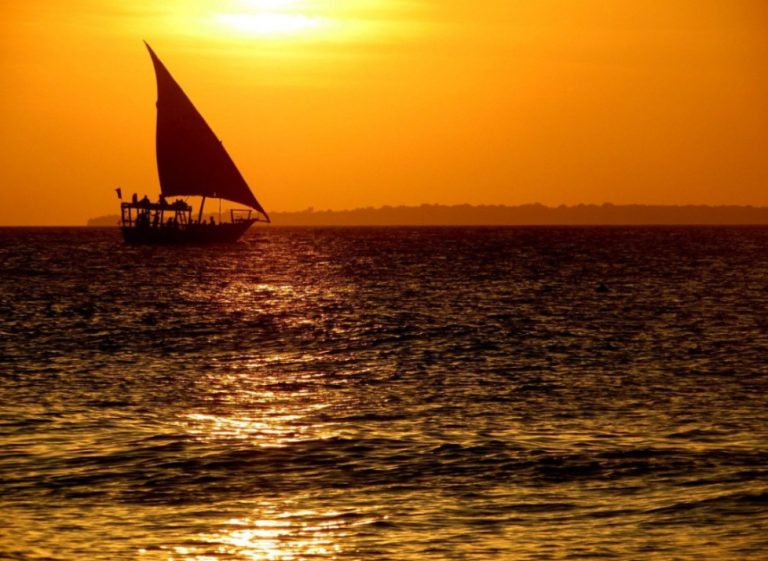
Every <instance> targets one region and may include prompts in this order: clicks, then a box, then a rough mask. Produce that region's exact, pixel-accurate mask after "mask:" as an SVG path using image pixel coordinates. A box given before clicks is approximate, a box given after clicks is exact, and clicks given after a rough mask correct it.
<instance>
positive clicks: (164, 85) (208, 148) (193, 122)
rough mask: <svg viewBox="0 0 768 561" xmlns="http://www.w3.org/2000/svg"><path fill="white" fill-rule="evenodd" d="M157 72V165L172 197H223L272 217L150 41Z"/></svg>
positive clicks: (164, 189) (164, 190)
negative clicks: (161, 60) (158, 56)
mask: <svg viewBox="0 0 768 561" xmlns="http://www.w3.org/2000/svg"><path fill="white" fill-rule="evenodd" d="M147 49H149V54H150V56H151V57H152V63H153V64H154V67H155V75H156V76H157V170H158V174H159V176H160V189H161V191H162V193H163V195H165V196H166V197H171V196H179V195H181V196H186V195H198V196H201V197H217V198H222V199H226V200H228V201H232V202H236V203H240V204H243V205H246V206H249V207H251V208H253V209H255V210H257V211H259V212H260V213H261V214H263V215H264V218H266V220H267V221H269V217H268V216H267V213H266V212H265V211H264V209H263V208H262V206H261V205H260V204H259V202H258V201H257V200H256V197H254V196H253V193H252V192H251V189H250V188H249V187H248V184H247V183H246V182H245V179H243V176H242V175H241V174H240V172H239V171H238V169H237V167H235V164H234V162H233V161H232V158H230V156H229V154H227V151H226V150H224V146H223V145H222V143H221V141H220V140H219V139H218V138H217V137H216V135H215V134H214V132H213V131H212V130H211V127H209V126H208V123H206V122H205V119H203V117H202V116H201V115H200V113H199V112H198V111H197V109H195V106H194V105H192V102H191V101H190V100H189V98H188V97H187V95H186V94H185V93H184V92H183V91H182V89H181V88H180V87H179V85H178V84H177V83H176V80H174V79H173V77H172V76H171V74H170V73H169V72H168V70H167V69H166V68H165V66H164V65H163V63H162V62H160V59H159V58H157V55H156V54H155V53H154V51H153V50H152V49H151V48H150V46H149V45H147Z"/></svg>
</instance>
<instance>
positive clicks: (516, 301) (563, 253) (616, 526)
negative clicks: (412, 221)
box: [0, 227, 768, 561]
mask: <svg viewBox="0 0 768 561" xmlns="http://www.w3.org/2000/svg"><path fill="white" fill-rule="evenodd" d="M0 559H3V560H6V559H8V560H43V559H45V560H65V561H68V560H97V561H100V560H123V559H126V560H129V559H130V560H133V559H137V560H146V561H155V560H170V559H173V560H185V561H187V560H196V561H230V560H243V561H245V560H247V561H254V560H265V561H267V560H268V561H298V560H304V559H307V560H334V559H339V560H368V559H374V560H393V561H397V560H403V561H405V560H409V561H410V560H427V561H430V560H442V559H451V560H453V559H456V560H477V561H484V560H512V561H516V560H521V561H522V560H547V559H553V560H584V559H618V560H672V559H675V560H693V559H701V560H758V559H762V560H764V559H768V228H726V227H718V228H695V227H685V228H668V227H649V228H339V229H333V228H316V229H312V228H304V229H302V228H274V227H265V228H254V229H252V231H251V232H249V234H248V235H247V236H246V237H245V238H244V239H243V240H242V241H241V242H240V243H238V244H235V245H229V246H213V247H172V248H169V247H129V246H126V245H123V244H122V242H121V240H120V239H119V232H118V231H117V230H115V229H96V228H94V229H86V228H79V229H78V228H70V229H66V228H65V229H55V228H43V229H21V228H6V229H0Z"/></svg>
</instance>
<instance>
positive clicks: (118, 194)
mask: <svg viewBox="0 0 768 561" xmlns="http://www.w3.org/2000/svg"><path fill="white" fill-rule="evenodd" d="M115 192H116V193H117V198H118V199H120V200H121V201H122V200H123V191H122V190H121V189H120V187H118V188H117V189H115Z"/></svg>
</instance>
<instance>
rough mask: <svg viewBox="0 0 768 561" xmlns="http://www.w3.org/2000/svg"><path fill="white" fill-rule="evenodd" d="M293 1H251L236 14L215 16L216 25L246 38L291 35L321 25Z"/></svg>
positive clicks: (321, 20) (321, 22)
mask: <svg viewBox="0 0 768 561" xmlns="http://www.w3.org/2000/svg"><path fill="white" fill-rule="evenodd" d="M301 4H302V2H299V1H297V0H252V1H250V2H244V3H242V5H241V6H239V9H238V10H237V12H229V13H218V14H216V22H217V23H219V24H221V25H223V26H226V27H229V28H231V29H233V30H236V31H238V32H240V33H246V34H250V35H265V36H266V35H294V34H299V33H304V32H307V31H309V30H311V29H313V28H317V27H320V26H321V25H322V24H323V18H320V17H313V16H310V15H307V14H306V13H304V11H302V8H303V6H302V5H301Z"/></svg>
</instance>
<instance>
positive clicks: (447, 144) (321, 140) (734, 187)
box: [0, 0, 768, 225]
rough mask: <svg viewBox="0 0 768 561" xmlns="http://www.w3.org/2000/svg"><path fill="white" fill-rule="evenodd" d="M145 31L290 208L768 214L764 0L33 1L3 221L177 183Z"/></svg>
mask: <svg viewBox="0 0 768 561" xmlns="http://www.w3.org/2000/svg"><path fill="white" fill-rule="evenodd" d="M341 6H343V7H341ZM142 39H146V40H147V41H148V42H149V43H150V44H151V45H152V47H153V48H154V49H155V51H156V52H157V54H158V55H159V56H160V58H161V59H162V60H163V62H164V63H165V64H166V66H167V67H168V69H169V70H170V71H171V73H172V74H173V75H174V76H175V78H176V79H177V81H178V82H179V84H180V85H181V86H182V88H184V89H185V91H186V92H187V94H188V95H189V97H190V98H191V99H192V101H193V103H195V105H196V106H197V108H198V109H199V110H200V112H201V113H202V114H203V116H204V117H205V118H206V119H207V121H208V123H209V124H210V125H211V127H212V128H213V130H214V131H215V132H216V133H217V135H218V136H219V137H220V138H221V139H222V140H223V142H224V145H225V146H226V147H227V149H228V151H229V152H230V154H231V155H232V157H233V159H234V160H235V162H236V163H237V165H238V167H239V168H240V170H241V172H242V173H243V176H244V177H245V178H246V180H247V181H248V182H249V184H250V185H251V187H252V188H253V190H254V192H255V193H256V196H257V197H258V198H259V200H260V201H261V203H262V204H263V205H264V206H265V208H266V209H267V210H268V211H280V210H299V209H303V208H306V207H309V206H312V207H315V208H316V209H326V208H330V209H347V208H355V207H361V206H381V205H385V204H389V205H401V204H405V205H414V204H421V203H443V204H458V203H473V204H486V203H499V204H520V203H529V202H541V203H544V204H548V205H558V204H561V203H565V204H576V203H602V202H613V203H616V204H622V203H654V204H684V203H705V204H755V205H768V64H766V61H768V57H767V55H768V3H766V2H765V1H764V0H729V1H725V0H718V1H715V0H646V1H643V2H628V1H624V0H578V1H574V0H486V1H482V0H479V1H478V2H465V1H458V0H455V1H454V0H439V1H438V0H391V1H383V0H348V1H346V2H334V1H332V0H229V1H213V0H189V1H181V0H170V1H165V2H157V1H149V0H133V1H130V2H129V1H117V0H111V1H110V0H68V1H66V2H65V1H63V0H58V1H53V0H49V1H46V0H27V1H25V2H12V3H10V2H6V3H4V6H3V8H2V18H0V79H1V80H2V87H1V88H0V120H1V122H2V135H1V136H0V143H2V146H0V148H2V149H1V150H0V224H5V225H14V224H84V223H85V221H86V220H87V219H88V218H90V217H94V216H99V215H104V214H114V213H116V212H117V210H118V209H117V199H116V198H115V194H114V191H113V189H114V188H115V187H116V186H118V185H119V186H122V187H123V190H124V192H133V191H138V192H140V193H142V194H143V193H144V192H147V193H149V194H150V195H152V196H156V194H157V193H158V191H159V187H158V183H157V172H156V168H155V161H154V126H155V106H154V102H155V96H156V91H155V83H154V74H153V70H152V65H151V62H150V59H149V56H148V55H147V52H146V50H145V48H144V45H143V44H142Z"/></svg>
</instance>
